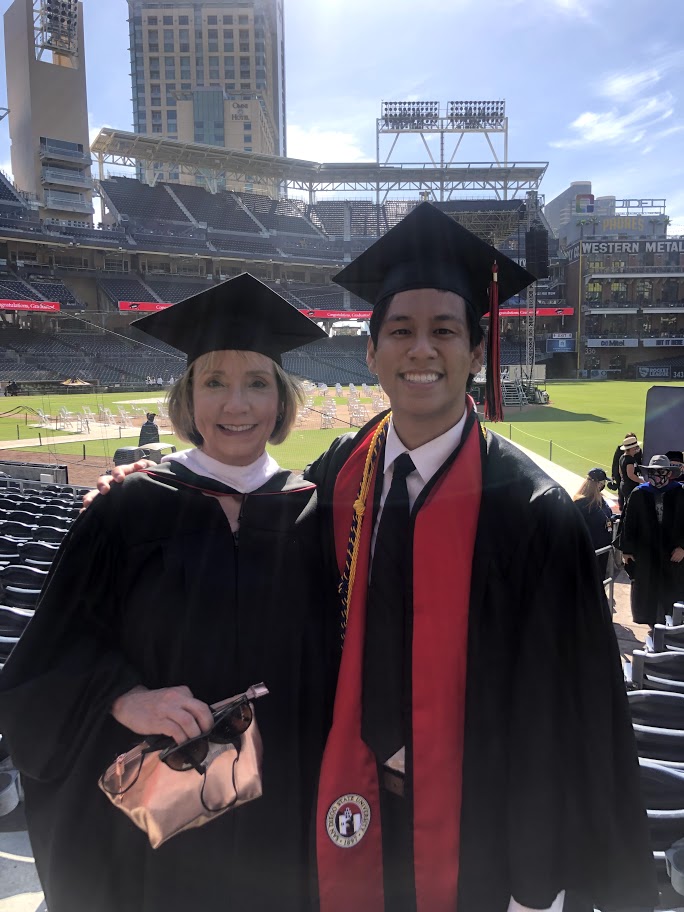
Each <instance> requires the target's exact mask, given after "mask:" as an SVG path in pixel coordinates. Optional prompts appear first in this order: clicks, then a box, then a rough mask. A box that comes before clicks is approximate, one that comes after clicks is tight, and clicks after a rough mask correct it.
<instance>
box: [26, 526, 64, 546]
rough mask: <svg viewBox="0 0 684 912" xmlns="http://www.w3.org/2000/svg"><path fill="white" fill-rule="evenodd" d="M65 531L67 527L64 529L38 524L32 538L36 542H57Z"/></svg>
mask: <svg viewBox="0 0 684 912" xmlns="http://www.w3.org/2000/svg"><path fill="white" fill-rule="evenodd" d="M67 532H68V529H64V528H61V527H58V526H38V527H36V533H35V535H34V537H33V540H34V541H37V542H48V543H57V544H59V543H60V542H61V541H62V539H63V538H64V536H65V535H66V534H67Z"/></svg>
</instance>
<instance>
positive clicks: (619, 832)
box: [509, 488, 657, 910]
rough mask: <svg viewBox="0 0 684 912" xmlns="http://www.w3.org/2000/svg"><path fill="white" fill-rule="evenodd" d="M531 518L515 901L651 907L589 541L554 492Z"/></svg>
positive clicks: (626, 726) (513, 842) (635, 775)
mask: <svg viewBox="0 0 684 912" xmlns="http://www.w3.org/2000/svg"><path fill="white" fill-rule="evenodd" d="M533 511H534V514H533V515H534V523H535V527H534V533H533V535H532V539H531V547H530V549H529V552H528V554H527V555H526V568H527V569H526V571H525V577H526V582H525V584H524V597H525V599H526V601H527V604H528V611H527V612H526V613H525V618H526V620H525V627H524V629H523V630H522V631H521V638H520V648H519V651H518V655H517V659H516V662H515V665H514V672H513V676H512V681H511V687H512V689H513V700H512V718H511V720H510V725H511V732H512V737H511V759H510V782H511V789H510V793H509V794H510V799H509V860H510V871H511V892H512V895H513V897H514V898H515V899H516V900H517V901H518V902H520V903H522V904H523V905H526V906H531V907H532V908H546V907H548V906H549V905H551V903H552V902H553V900H554V898H555V897H556V895H557V893H558V892H559V891H560V890H561V889H566V890H570V891H573V892H575V893H576V894H579V895H580V896H582V897H583V898H584V899H586V900H588V901H591V902H593V903H594V904H595V905H596V906H597V908H600V909H603V910H608V909H613V908H616V907H620V906H635V905H637V906H638V905H641V904H643V905H645V906H647V907H649V908H650V907H651V906H650V903H651V902H652V901H654V899H655V897H656V895H657V894H656V893H655V892H654V890H655V886H654V885H655V881H654V872H653V866H652V857H651V851H650V847H649V843H648V833H647V825H646V815H645V812H644V810H643V807H642V804H641V799H640V787H639V768H638V761H637V752H636V746H635V742H634V736H633V732H632V727H631V722H630V717H629V709H628V705H627V698H626V693H625V687H624V682H623V676H622V669H621V663H620V657H619V651H618V647H617V640H616V637H615V632H614V629H613V623H612V618H611V617H610V615H609V612H608V611H606V608H605V603H604V602H603V600H602V599H601V584H600V580H599V577H598V573H597V564H596V561H595V558H594V554H593V551H592V546H591V542H590V540H589V537H588V534H587V531H586V528H585V527H584V524H583V522H582V519H581V518H580V516H579V513H578V512H577V510H576V509H575V508H574V507H573V505H572V503H571V502H570V500H569V498H568V497H567V495H566V494H565V493H564V492H561V491H560V490H559V489H555V488H554V489H551V490H549V491H547V492H546V493H545V494H544V495H543V496H541V497H539V498H538V499H537V501H536V502H535V503H534V504H533Z"/></svg>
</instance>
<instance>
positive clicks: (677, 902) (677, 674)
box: [627, 602, 684, 909]
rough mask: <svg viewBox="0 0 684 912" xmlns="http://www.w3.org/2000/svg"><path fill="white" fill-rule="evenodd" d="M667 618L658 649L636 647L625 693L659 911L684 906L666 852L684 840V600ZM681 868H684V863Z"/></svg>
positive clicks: (657, 636)
mask: <svg viewBox="0 0 684 912" xmlns="http://www.w3.org/2000/svg"><path fill="white" fill-rule="evenodd" d="M668 622H669V623H668V625H667V626H666V625H664V624H662V625H661V624H657V625H656V627H655V628H654V636H653V638H652V640H651V641H650V645H651V646H652V647H653V649H654V650H656V651H655V652H645V651H644V650H635V651H634V654H633V656H632V664H631V668H630V671H631V673H630V674H628V675H627V678H628V683H629V686H631V687H633V688H634V687H635V688H637V689H635V690H631V691H629V692H628V694H627V697H628V701H629V708H630V713H631V718H632V727H633V729H634V735H635V739H636V745H637V752H638V754H639V767H640V773H641V794H642V798H643V802H644V806H645V807H646V812H647V816H648V827H649V834H650V838H651V848H652V850H653V854H654V860H655V864H656V869H657V872H658V886H659V889H660V906H659V908H660V909H674V908H679V907H681V906H684V900H683V899H682V896H681V895H680V894H679V893H677V892H676V891H675V890H674V889H673V887H672V884H671V881H670V876H669V874H668V871H667V867H666V856H665V852H666V851H668V850H671V847H672V845H673V844H674V843H676V842H677V841H678V840H680V839H684V722H683V721H682V720H684V603H682V602H678V603H676V604H675V605H674V606H673V610H672V615H671V616H670V617H669V618H668ZM678 867H680V868H681V869H682V870H683V871H684V868H683V867H682V865H681V864H680V865H679V866H678ZM675 878H677V875H675ZM678 879H679V880H681V876H680V877H679V878H678Z"/></svg>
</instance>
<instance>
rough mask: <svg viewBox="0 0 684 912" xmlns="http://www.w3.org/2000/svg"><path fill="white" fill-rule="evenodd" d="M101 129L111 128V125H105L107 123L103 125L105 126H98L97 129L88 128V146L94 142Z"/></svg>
mask: <svg viewBox="0 0 684 912" xmlns="http://www.w3.org/2000/svg"><path fill="white" fill-rule="evenodd" d="M103 127H111V124H107V123H105V124H100V125H99V126H97V127H90V129H89V130H88V141H89V142H90V145H91V146H92V144H93V142H94V141H95V139H96V137H97V135H98V133H99V132H100V130H101V129H102V128H103Z"/></svg>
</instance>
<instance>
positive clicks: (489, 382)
mask: <svg viewBox="0 0 684 912" xmlns="http://www.w3.org/2000/svg"><path fill="white" fill-rule="evenodd" d="M498 273H499V267H498V266H497V264H496V263H493V264H492V281H491V282H490V284H489V333H488V335H487V377H486V381H485V418H486V419H487V420H488V421H503V417H504V414H503V399H502V396H501V367H500V361H501V337H500V333H499V275H498Z"/></svg>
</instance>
